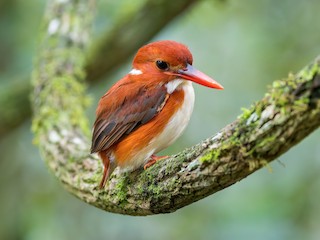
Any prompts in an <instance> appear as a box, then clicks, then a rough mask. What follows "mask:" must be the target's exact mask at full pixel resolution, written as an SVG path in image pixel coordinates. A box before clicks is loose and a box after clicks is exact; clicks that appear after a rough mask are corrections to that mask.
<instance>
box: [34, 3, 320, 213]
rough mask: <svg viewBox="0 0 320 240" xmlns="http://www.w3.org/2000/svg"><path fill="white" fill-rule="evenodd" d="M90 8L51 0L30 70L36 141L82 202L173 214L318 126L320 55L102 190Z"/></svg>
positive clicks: (118, 210)
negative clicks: (92, 136) (92, 96)
mask: <svg viewBox="0 0 320 240" xmlns="http://www.w3.org/2000/svg"><path fill="white" fill-rule="evenodd" d="M62 8H63V9H64V11H58V10H59V9H62ZM52 9H53V10H52ZM88 9H90V11H88ZM92 9H93V1H88V0H82V1H81V0H77V1H76V0H74V1H51V5H50V6H49V7H48V10H49V11H48V12H47V15H46V19H45V29H46V31H45V32H46V35H44V36H43V39H42V41H41V48H40V50H39V56H38V60H37V62H36V64H35V69H34V74H33V87H34V96H33V108H34V120H33V131H34V133H35V137H36V142H37V143H38V145H39V148H40V150H41V153H42V155H43V158H44V159H45V161H46V162H47V164H48V166H49V168H50V169H51V170H52V171H53V173H54V174H55V175H56V177H57V178H58V179H59V180H60V181H61V182H62V183H63V185H64V186H65V187H66V188H67V189H68V190H69V191H70V192H71V193H73V194H74V195H75V196H77V197H78V198H80V199H82V200H83V201H85V202H87V203H89V204H92V205H94V206H96V207H98V208H101V209H103V210H106V211H110V212H115V213H121V214H129V215H150V214H157V213H168V212H173V211H175V210H177V209H179V208H181V207H184V206H186V205H188V204H191V203H193V202H195V201H197V200H199V199H202V198H204V197H206V196H208V195H210V194H213V193H215V192H217V191H220V190H222V189H224V188H226V187H228V186H230V185H232V184H234V183H235V182H237V181H240V180H241V179H243V178H245V177H247V176H248V175H250V174H251V173H253V172H255V171H256V170H258V169H260V168H262V167H263V166H266V165H267V164H268V163H269V162H271V161H273V160H274V159H276V158H277V157H279V156H280V155H281V154H283V153H284V152H286V151H287V150H289V149H290V148H291V147H293V146H294V145H295V144H297V143H298V142H299V141H301V140H302V139H303V138H305V137H306V136H308V134H310V133H311V132H312V131H314V130H315V129H317V128H318V127H319V125H320V60H319V59H317V60H315V61H314V62H312V63H311V64H310V65H308V66H306V67H305V68H304V69H303V70H302V71H300V72H299V73H297V74H296V75H289V76H288V77H287V78H285V79H283V80H280V81H275V82H274V83H273V84H272V86H271V87H270V89H269V91H268V92H267V93H266V95H265V97H263V98H262V99H261V100H260V101H258V102H256V103H254V104H253V105H252V106H251V107H250V108H249V109H246V110H244V111H243V113H242V114H241V115H240V116H239V117H238V118H237V119H236V120H235V121H234V122H233V123H231V124H229V125H228V126H226V127H225V128H223V129H222V130H221V131H220V132H219V133H218V134H216V135H215V136H213V137H211V138H208V139H206V140H204V141H203V142H201V143H199V144H197V145H195V146H193V147H191V148H189V149H186V150H184V151H183V152H181V153H178V154H177V155H175V156H172V157H170V158H168V159H165V160H162V161H159V162H157V164H155V165H154V166H152V167H150V168H149V169H147V170H146V171H144V170H142V169H139V170H137V171H135V172H131V173H122V174H120V173H119V172H118V171H115V173H114V174H113V175H112V176H111V179H110V180H109V182H108V183H107V186H106V188H105V189H103V190H100V189H98V183H99V181H100V178H101V176H102V164H101V163H100V160H99V159H97V157H96V156H93V155H90V154H89V146H90V143H89V140H88V135H89V132H90V131H89V128H88V125H87V120H86V118H85V117H84V111H85V107H86V105H87V100H86V99H87V98H86V95H85V87H84V85H83V82H84V78H85V77H84V67H85V61H84V59H85V56H84V51H83V49H85V48H86V46H87V45H88V36H89V35H90V25H91V21H92V15H91V14H88V12H91V11H92ZM84 13H85V14H84ZM52 14H54V15H55V16H54V17H52ZM84 16H86V17H84ZM53 19H55V21H59V22H61V24H62V25H61V26H63V24H68V26H69V27H70V31H68V32H65V31H62V30H63V28H61V29H60V28H57V29H56V31H55V32H54V31H52V28H53V27H52V24H53V23H52V21H53ZM71 20H72V21H74V22H73V23H72V24H70V22H69V23H66V22H64V21H71ZM74 24H76V25H74ZM77 24H78V25H77ZM79 26H82V27H81V28H80V27H79ZM53 29H54V28H53Z"/></svg>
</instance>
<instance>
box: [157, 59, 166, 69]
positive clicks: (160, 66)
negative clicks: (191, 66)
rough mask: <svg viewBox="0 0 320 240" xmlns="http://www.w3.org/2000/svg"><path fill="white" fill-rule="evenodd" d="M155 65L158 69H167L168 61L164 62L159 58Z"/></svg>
mask: <svg viewBox="0 0 320 240" xmlns="http://www.w3.org/2000/svg"><path fill="white" fill-rule="evenodd" d="M156 65H157V67H158V68H159V69H161V70H166V69H168V67H169V66H168V63H166V62H164V61H161V60H157V61H156Z"/></svg>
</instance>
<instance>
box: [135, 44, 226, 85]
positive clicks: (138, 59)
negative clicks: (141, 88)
mask: <svg viewBox="0 0 320 240" xmlns="http://www.w3.org/2000/svg"><path fill="white" fill-rule="evenodd" d="M192 62H193V58H192V54H191V52H190V51H189V49H188V48H187V47H186V46H185V45H183V44H181V43H178V42H175V41H169V40H166V41H158V42H153V43H150V44H147V45H145V46H143V47H141V48H140V49H139V51H138V52H137V54H136V56H135V58H134V59H133V64H132V65H133V70H132V71H131V73H132V75H134V74H137V75H140V74H141V75H144V76H145V77H146V78H147V79H148V80H150V78H149V77H150V76H152V78H151V79H154V81H158V82H159V81H160V82H161V81H162V82H164V83H165V82H169V81H171V80H175V79H177V78H181V79H184V80H189V81H192V82H195V83H198V84H201V85H203V86H206V87H210V88H216V89H223V87H222V86H221V85H220V84H219V83H217V82H216V81H215V80H213V79H212V78H210V77H209V76H207V75H206V74H204V73H202V72H200V71H198V70H197V69H195V68H194V67H193V66H192ZM145 77H142V76H139V78H140V79H144V78H145Z"/></svg>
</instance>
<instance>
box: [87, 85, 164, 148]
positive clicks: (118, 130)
mask: <svg viewBox="0 0 320 240" xmlns="http://www.w3.org/2000/svg"><path fill="white" fill-rule="evenodd" d="M139 86H140V85H139V84H137V83H135V82H132V83H130V82H129V83H127V82H126V83H121V81H120V82H119V83H118V84H116V85H114V86H113V87H112V88H111V89H110V90H109V91H108V92H107V93H106V94H105V95H104V96H103V97H102V98H101V100H100V103H99V107H98V109H97V119H96V121H95V123H94V130H93V136H92V145H91V153H94V152H99V151H103V150H106V149H108V148H110V147H111V146H112V145H113V144H115V143H117V142H118V141H119V140H120V139H121V138H122V137H124V136H126V135H128V134H130V133H131V132H132V131H134V130H135V129H137V128H139V126H141V125H143V124H145V123H147V122H148V121H150V120H151V119H152V118H153V117H155V116H156V115H157V113H159V112H160V111H161V109H162V108H163V106H164V105H165V103H166V101H167V99H168V97H169V94H168V93H167V90H166V87H165V86H159V85H158V86H156V87H148V86H144V87H142V88H141V86H140V87H139Z"/></svg>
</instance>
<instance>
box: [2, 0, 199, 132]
mask: <svg viewBox="0 0 320 240" xmlns="http://www.w3.org/2000/svg"><path fill="white" fill-rule="evenodd" d="M197 1H198V0H177V1H170V0H158V1H155V0H148V1H146V3H145V4H144V5H143V6H142V7H141V8H137V9H136V10H135V11H133V12H132V13H131V14H130V15H129V16H126V18H125V19H122V20H121V21H119V22H117V23H116V24H115V25H114V26H113V28H112V29H111V30H110V31H107V32H106V33H105V34H104V35H103V36H102V37H101V38H100V39H99V40H96V41H95V43H94V44H92V46H93V47H92V49H90V50H89V52H90V57H89V58H88V59H87V60H86V67H85V71H86V73H87V81H88V82H89V83H95V82H97V81H98V80H100V79H101V78H102V77H103V76H106V75H107V74H108V73H109V72H110V71H111V70H112V69H115V68H117V66H119V65H121V64H122V63H123V62H124V61H125V60H126V59H128V57H129V56H130V55H131V54H133V52H134V51H135V50H136V49H137V48H138V47H140V46H141V45H143V44H144V43H145V42H147V41H149V40H150V39H151V38H152V37H154V36H155V35H156V34H157V33H158V32H159V31H160V30H161V29H162V28H163V27H164V26H166V25H167V24H168V23H169V22H170V21H171V20H172V19H173V18H175V17H177V16H178V15H179V14H181V13H183V12H184V11H185V10H187V9H188V8H189V7H190V6H191V5H192V4H193V3H195V2H197ZM132 39H134V41H132ZM106 56H112V57H109V58H107V57H106ZM23 80H24V81H23ZM23 80H20V81H16V82H14V83H11V82H10V84H7V85H6V86H3V87H2V89H1V93H0V108H1V109H4V110H3V111H4V112H3V114H2V115H3V116H4V117H3V118H0V136H1V135H4V134H6V133H7V132H9V131H11V130H12V129H14V128H15V127H17V126H19V125H20V124H21V123H23V122H24V121H25V120H26V119H27V118H29V117H30V115H31V109H30V105H29V95H30V89H31V87H30V83H29V82H28V81H25V80H27V77H26V79H23Z"/></svg>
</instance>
